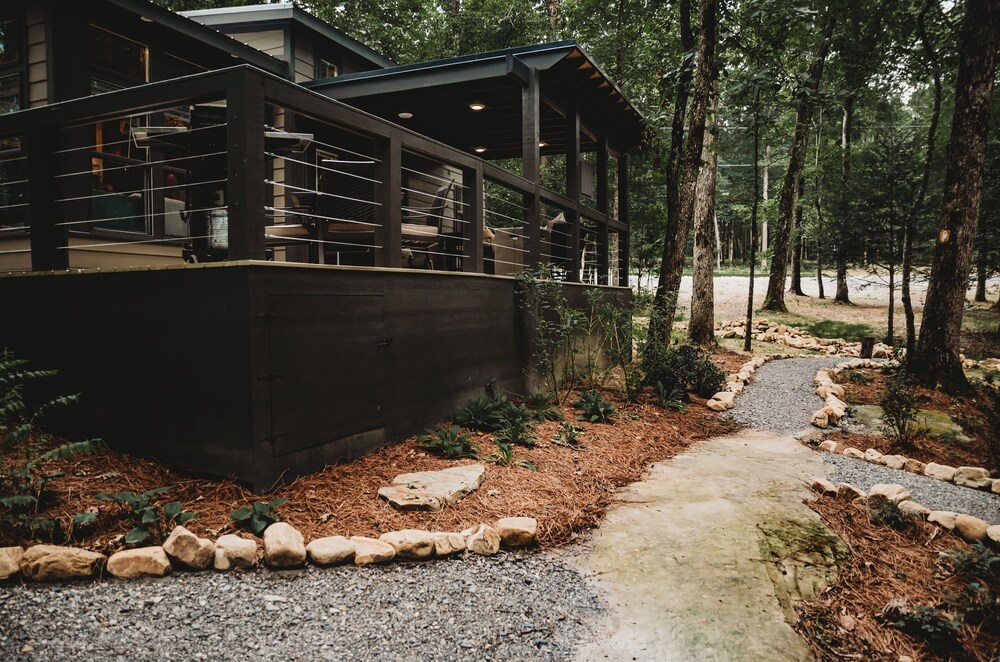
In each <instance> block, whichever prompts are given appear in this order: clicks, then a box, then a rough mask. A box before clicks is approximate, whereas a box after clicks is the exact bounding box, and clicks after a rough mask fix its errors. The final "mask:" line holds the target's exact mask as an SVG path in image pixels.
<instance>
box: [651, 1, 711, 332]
mask: <svg viewBox="0 0 1000 662" xmlns="http://www.w3.org/2000/svg"><path fill="white" fill-rule="evenodd" d="M717 2H718V0H700V3H699V12H698V13H699V18H700V19H701V20H700V23H701V34H700V36H699V39H698V55H699V58H698V71H697V74H696V76H695V83H694V93H693V94H692V96H691V113H690V117H689V118H688V131H687V134H688V135H687V141H686V142H685V145H684V159H683V177H682V180H681V188H680V194H679V196H678V199H677V218H676V223H675V224H674V225H672V226H671V225H668V226H667V231H666V236H665V237H664V241H663V262H662V263H661V264H660V279H659V283H658V285H657V288H656V298H655V299H654V310H655V312H656V313H658V314H654V315H651V316H650V331H658V332H659V333H660V334H661V335H662V337H663V339H664V341H665V342H669V340H670V332H671V330H672V329H673V325H674V315H675V314H676V312H677V297H676V293H677V291H678V290H679V289H680V284H681V275H682V274H683V272H684V253H685V251H686V249H687V238H688V233H689V231H690V229H691V217H692V215H693V213H694V193H695V186H696V185H697V183H698V170H699V166H700V165H701V149H702V143H703V141H704V138H705V116H706V114H707V110H708V102H709V98H710V97H711V94H712V72H713V71H714V70H715V46H716V23H715V14H716V4H717ZM656 318H659V319H658V320H656ZM654 320H656V321H654ZM655 324H660V325H662V326H660V328H658V329H657V328H654V325H655Z"/></svg>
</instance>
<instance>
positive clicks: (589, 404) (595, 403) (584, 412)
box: [573, 391, 615, 423]
mask: <svg viewBox="0 0 1000 662" xmlns="http://www.w3.org/2000/svg"><path fill="white" fill-rule="evenodd" d="M573 406H574V407H576V408H577V409H579V410H580V416H579V419H580V420H581V421H589V422H591V423H609V422H610V421H611V419H612V418H614V417H615V406H614V405H613V404H611V403H610V402H608V401H607V400H605V399H604V396H603V395H601V392H600V391H584V392H583V393H582V394H581V395H580V399H579V400H577V401H576V402H574V403H573Z"/></svg>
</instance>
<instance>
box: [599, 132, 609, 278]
mask: <svg viewBox="0 0 1000 662" xmlns="http://www.w3.org/2000/svg"><path fill="white" fill-rule="evenodd" d="M596 193H597V195H596V197H597V200H596V203H597V211H599V212H601V213H602V214H604V215H605V216H607V214H608V134H606V133H602V134H601V135H600V136H599V137H598V139H597V191H596ZM609 235H610V233H609V231H608V222H607V221H606V220H605V221H604V222H603V223H598V226H597V237H598V238H597V273H598V276H599V278H600V280H601V284H603V285H610V284H611V272H610V271H609V264H608V262H609V256H608V251H609V249H610V245H611V244H610V241H609V240H608V238H609Z"/></svg>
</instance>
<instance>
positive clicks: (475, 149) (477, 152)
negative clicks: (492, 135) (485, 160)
mask: <svg viewBox="0 0 1000 662" xmlns="http://www.w3.org/2000/svg"><path fill="white" fill-rule="evenodd" d="M472 151H473V152H475V153H476V154H482V153H483V152H485V151H486V148H485V147H483V146H482V145H479V146H478V147H473V148H472Z"/></svg>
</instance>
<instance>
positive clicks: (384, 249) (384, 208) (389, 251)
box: [375, 129, 403, 268]
mask: <svg viewBox="0 0 1000 662" xmlns="http://www.w3.org/2000/svg"><path fill="white" fill-rule="evenodd" d="M375 158H377V159H379V163H378V166H377V168H376V173H377V174H376V179H378V180H379V181H380V182H382V183H381V184H379V186H378V188H377V192H376V196H375V197H376V202H378V203H379V206H378V207H376V208H375V222H376V223H378V227H376V228H375V244H376V246H381V248H376V249H375V266H377V267H393V268H400V267H402V266H403V225H402V223H403V188H402V187H403V174H402V173H403V149H402V133H401V132H400V131H399V129H392V130H390V131H389V136H388V137H387V138H380V139H376V141H375Z"/></svg>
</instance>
